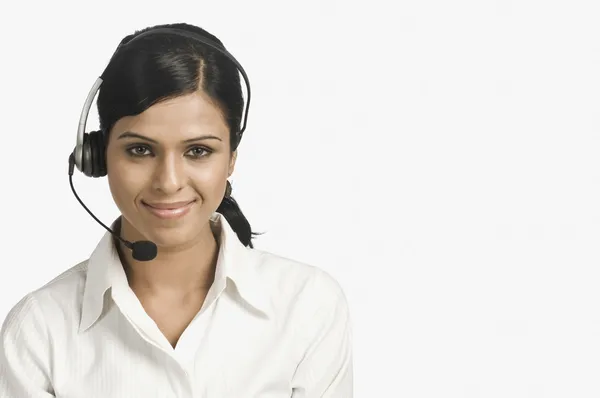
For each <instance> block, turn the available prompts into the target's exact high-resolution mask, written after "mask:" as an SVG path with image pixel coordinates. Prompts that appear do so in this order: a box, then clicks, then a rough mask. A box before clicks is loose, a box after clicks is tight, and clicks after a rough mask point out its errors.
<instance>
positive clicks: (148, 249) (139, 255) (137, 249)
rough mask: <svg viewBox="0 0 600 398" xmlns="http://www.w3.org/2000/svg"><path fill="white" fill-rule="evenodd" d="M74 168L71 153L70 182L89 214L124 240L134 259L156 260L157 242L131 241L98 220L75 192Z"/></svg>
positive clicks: (73, 158) (77, 196)
mask: <svg viewBox="0 0 600 398" xmlns="http://www.w3.org/2000/svg"><path fill="white" fill-rule="evenodd" d="M74 169H75V156H74V155H73V153H71V155H70V156H69V184H70V185H71V190H72V191H73V195H75V198H77V201H78V202H79V204H81V206H83V208H84V209H85V210H86V211H87V212H88V214H89V215H90V216H92V217H93V218H94V220H96V222H98V224H100V225H102V226H103V227H104V228H105V229H106V230H107V231H108V232H110V233H111V234H112V235H113V236H114V237H116V238H117V239H119V240H120V241H121V242H123V244H124V245H125V246H126V247H127V248H129V249H131V252H132V253H131V254H132V256H133V258H134V259H136V260H137V261H150V260H154V258H155V257H156V254H157V252H158V248H157V247H156V244H155V243H153V242H150V241H148V240H139V241H137V242H130V241H128V240H125V239H123V238H121V237H120V236H119V235H118V234H116V233H115V232H114V231H113V230H111V229H110V228H108V227H107V226H106V225H104V224H103V223H102V221H100V220H98V218H97V217H96V216H95V215H94V214H92V212H91V211H90V209H88V208H87V206H86V205H84V204H83V202H82V200H81V199H79V195H77V192H75V187H74V186H73V171H74Z"/></svg>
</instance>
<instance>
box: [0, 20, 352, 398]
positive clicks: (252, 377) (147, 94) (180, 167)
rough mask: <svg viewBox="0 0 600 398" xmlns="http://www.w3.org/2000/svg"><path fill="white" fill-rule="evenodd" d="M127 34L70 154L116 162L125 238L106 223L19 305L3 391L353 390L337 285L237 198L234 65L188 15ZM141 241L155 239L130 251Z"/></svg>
mask: <svg viewBox="0 0 600 398" xmlns="http://www.w3.org/2000/svg"><path fill="white" fill-rule="evenodd" d="M161 28H162V29H164V28H171V29H178V30H179V32H180V33H177V32H165V31H160V30H159V29H161ZM181 32H187V33H185V34H183V33H181ZM142 34H143V36H141V35H142ZM193 35H196V37H197V39H194V38H193ZM133 39H136V40H133ZM206 40H209V42H208V43H211V42H212V43H217V44H216V46H217V48H214V47H211V46H210V45H207V43H206ZM121 44H122V45H123V47H122V48H121V47H119V48H118V49H117V51H116V52H115V54H114V55H113V57H112V59H111V60H110V62H109V65H108V66H107V68H106V70H105V72H104V73H103V75H102V77H103V82H102V84H101V86H100V89H99V92H98V101H97V105H98V113H99V117H100V127H101V130H100V133H98V134H95V133H91V134H90V135H89V136H87V135H86V142H87V144H88V145H91V144H90V143H91V142H93V145H94V148H95V150H96V151H99V152H94V151H91V152H90V151H87V152H86V150H81V148H79V149H76V150H75V151H74V154H73V155H72V156H71V158H70V161H71V168H72V167H73V165H74V164H75V163H76V162H75V159H76V158H77V157H78V156H83V155H81V154H82V153H85V156H86V157H80V158H79V159H80V161H79V162H78V163H77V166H78V168H79V169H80V170H82V171H84V172H85V173H86V174H87V175H90V176H93V177H100V176H102V175H105V174H106V175H107V178H108V181H109V186H110V190H111V193H112V196H113V198H114V201H115V203H116V205H117V207H118V208H119V210H120V213H121V216H120V217H119V218H117V219H116V220H115V221H114V222H113V223H112V225H111V226H112V229H113V230H114V232H115V235H118V237H119V239H115V237H113V235H111V233H109V232H107V233H106V235H105V236H104V237H103V239H102V240H101V241H100V242H99V244H98V246H97V248H96V249H95V250H94V252H93V253H92V254H91V256H90V258H89V259H87V260H86V261H83V262H82V263H80V264H77V265H76V266H74V267H72V268H70V269H69V270H67V271H66V272H64V273H63V274H61V275H60V276H58V277H57V278H55V279H54V280H53V281H51V282H49V283H48V284H47V285H45V286H43V287H41V288H40V289H38V290H36V291H34V292H31V293H30V294H28V295H26V296H25V297H24V298H23V299H22V300H21V301H20V302H19V303H17V304H16V305H15V306H14V307H13V308H12V310H11V311H10V313H9V314H8V316H7V318H6V320H5V321H4V323H3V327H2V332H1V336H0V337H1V341H0V397H11V398H25V397H27V398H41V397H62V398H81V397H86V398H94V397H99V398H100V397H102V398H107V397H111V398H112V397H124V398H125V397H126V398H133V397H143V398H149V397H157V398H158V397H160V398H167V397H210V398H213V397H214V398H223V397H235V398H241V397H244V398H245V397H267V396H268V397H282V398H283V397H297V398H298V397H340V398H342V397H344V398H348V397H352V394H353V393H352V348H351V326H350V317H349V313H348V306H347V302H346V299H345V296H344V293H343V292H342V290H341V288H340V286H339V285H338V283H337V282H336V281H335V280H334V279H333V278H332V277H331V276H329V275H328V274H327V273H325V272H324V271H322V270H319V269H318V268H316V267H313V266H309V265H306V264H302V263H299V262H296V261H293V260H290V259H286V258H283V257H280V256H277V255H274V254H272V253H268V252H265V251H260V250H257V249H254V248H253V245H252V242H251V240H252V237H253V235H254V233H253V232H252V230H251V228H250V225H249V223H248V221H247V220H246V218H245V217H244V215H243V214H242V212H241V211H240V209H239V207H238V205H237V203H236V201H235V200H234V199H233V198H232V197H231V185H230V184H229V182H228V180H227V179H228V177H229V176H231V174H232V173H233V170H234V166H235V161H236V155H237V147H238V144H239V141H240V139H241V132H243V129H244V127H245V115H247V109H246V112H243V111H244V100H243V96H242V88H241V84H240V78H239V74H238V68H237V67H236V63H235V62H234V61H233V60H232V59H231V58H229V57H227V56H226V53H223V52H222V51H218V49H221V50H224V47H223V45H222V43H221V42H220V41H219V40H218V39H217V38H216V37H214V36H212V35H211V34H209V33H207V32H206V31H204V30H202V29H200V28H198V27H195V26H191V25H187V24H173V25H161V26H155V27H152V28H147V29H145V30H142V31H139V32H136V33H135V34H134V35H130V36H128V37H126V38H125V39H124V40H123V42H122V43H121ZM244 77H245V74H244ZM246 105H247V104H246ZM246 108H247V106H246ZM243 120H244V127H242V128H240V126H241V124H242V121H243ZM84 124H85V123H84ZM91 137H93V138H91ZM95 153H100V154H102V156H100V155H96V154H95ZM81 159H85V160H81ZM71 172H72V171H71ZM134 241H135V242H137V241H149V242H152V244H153V245H154V246H153V247H154V248H156V249H157V251H156V253H150V254H148V253H147V252H146V253H145V254H143V255H141V256H140V254H139V253H138V254H137V255H136V254H135V251H132V250H130V249H131V245H130V244H129V243H128V242H134ZM146 248H147V247H146ZM144 256H146V257H148V258H143V257H144Z"/></svg>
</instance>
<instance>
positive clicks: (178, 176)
mask: <svg viewBox="0 0 600 398" xmlns="http://www.w3.org/2000/svg"><path fill="white" fill-rule="evenodd" d="M186 180H187V176H186V173H185V168H184V165H183V159H181V158H180V157H179V156H177V155H172V154H168V155H165V156H163V157H157V164H156V169H155V172H154V178H153V182H152V188H153V189H154V190H156V191H159V192H162V193H164V194H166V195H170V194H174V193H177V192H178V191H180V190H181V189H182V188H183V187H184V185H185V183H186Z"/></svg>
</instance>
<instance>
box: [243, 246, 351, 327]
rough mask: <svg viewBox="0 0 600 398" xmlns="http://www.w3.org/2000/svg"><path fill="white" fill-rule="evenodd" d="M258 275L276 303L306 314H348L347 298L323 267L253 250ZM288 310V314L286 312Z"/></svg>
mask: <svg viewBox="0 0 600 398" xmlns="http://www.w3.org/2000/svg"><path fill="white" fill-rule="evenodd" d="M254 250H255V252H256V255H257V256H258V257H259V261H257V263H256V265H255V266H256V272H257V274H258V277H259V280H260V283H261V284H262V285H263V286H264V288H265V289H266V290H267V292H268V294H269V295H270V296H271V298H272V301H273V302H280V303H284V304H285V305H287V306H288V308H287V309H289V307H294V308H296V309H297V310H298V311H301V312H303V313H304V314H303V315H304V316H309V317H311V316H313V315H315V314H317V313H323V312H331V311H342V312H348V303H347V300H346V294H345V291H344V289H343V288H342V286H341V284H340V283H339V281H338V280H337V279H336V278H334V277H333V276H332V275H331V274H330V273H329V272H327V271H326V270H324V269H323V268H321V267H318V266H316V265H313V264H308V263H305V262H302V261H298V260H295V259H292V258H288V257H285V256H282V255H278V254H275V253H272V252H268V251H264V250H257V249H254ZM287 309H286V310H287Z"/></svg>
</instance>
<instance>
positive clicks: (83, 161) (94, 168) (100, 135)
mask: <svg viewBox="0 0 600 398" xmlns="http://www.w3.org/2000/svg"><path fill="white" fill-rule="evenodd" d="M157 34H169V35H177V36H182V37H186V38H189V39H193V40H195V41H197V42H199V43H202V44H204V45H207V46H209V47H211V48H212V49H214V50H216V51H217V52H219V53H221V54H222V55H224V56H225V57H227V58H228V59H229V60H231V62H233V64H235V66H236V67H237V69H238V71H239V72H240V74H241V75H242V77H243V79H244V82H245V85H246V97H247V98H246V104H245V109H244V118H243V125H242V127H241V129H240V130H239V131H237V132H236V135H237V142H238V143H239V141H240V140H241V139H242V135H243V134H244V131H245V130H246V122H247V119H248V109H249V107H250V81H249V79H248V75H247V74H246V71H244V68H243V67H242V65H241V64H240V63H239V62H238V61H237V60H236V59H235V58H234V57H233V55H231V53H229V52H228V51H227V50H225V49H223V48H222V47H221V46H219V45H218V44H217V43H214V42H213V41H211V40H209V39H206V38H204V37H202V36H200V35H199V34H197V33H194V32H189V31H187V30H182V29H176V28H156V29H151V30H148V31H146V32H144V33H141V34H139V35H137V36H135V37H134V38H133V39H131V40H130V41H128V42H126V43H121V44H120V45H119V46H118V47H117V50H116V51H115V54H114V55H113V58H114V57H115V56H116V55H117V54H118V53H119V52H120V51H122V49H124V48H127V47H128V46H129V45H131V43H134V42H135V41H136V40H139V39H141V38H143V37H146V36H149V35H157ZM107 68H108V66H107ZM105 73H106V69H105V70H104V72H102V75H100V77H98V79H96V81H95V83H94V85H93V86H92V88H91V90H90V92H89V93H88V96H87V98H86V100H85V103H84V105H83V110H82V111H81V116H80V118H79V127H78V129H77V141H76V144H75V149H74V150H73V156H74V158H75V166H77V169H78V170H79V171H81V172H82V173H83V174H85V175H86V176H88V177H94V178H98V177H104V176H105V175H106V173H107V171H106V137H107V136H108V135H107V134H106V133H107V132H105V131H102V130H99V131H92V132H90V133H86V132H85V126H86V123H87V118H88V114H89V111H90V108H91V106H92V102H93V101H94V99H95V97H96V94H97V93H98V91H99V90H100V86H101V85H102V82H103V81H104V74H105Z"/></svg>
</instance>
